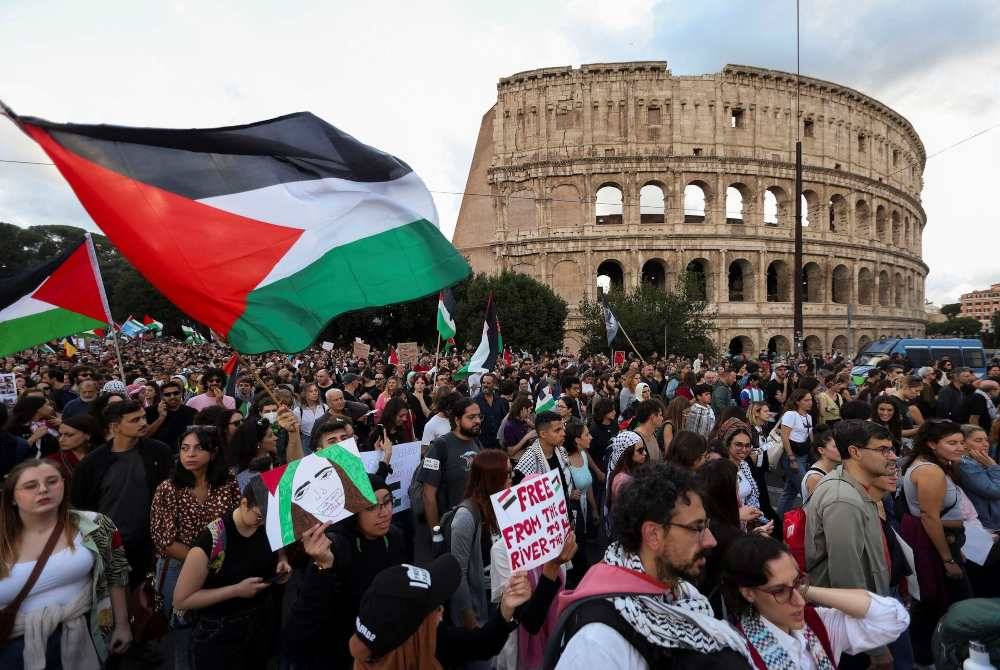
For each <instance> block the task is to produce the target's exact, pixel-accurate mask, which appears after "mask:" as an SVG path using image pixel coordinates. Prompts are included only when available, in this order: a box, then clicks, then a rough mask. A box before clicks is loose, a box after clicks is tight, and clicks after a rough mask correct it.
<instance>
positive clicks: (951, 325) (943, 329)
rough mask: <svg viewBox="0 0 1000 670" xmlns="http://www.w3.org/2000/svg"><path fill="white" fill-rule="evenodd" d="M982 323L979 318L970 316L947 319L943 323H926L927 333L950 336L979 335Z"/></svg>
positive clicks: (974, 336)
mask: <svg viewBox="0 0 1000 670" xmlns="http://www.w3.org/2000/svg"><path fill="white" fill-rule="evenodd" d="M982 329H983V327H982V324H980V323H979V319H974V318H972V317H971V316H963V317H959V318H952V319H948V320H947V321H945V322H943V323H928V324H927V330H926V332H927V335H928V336H930V335H947V336H950V337H970V338H976V337H979V335H980V333H981V332H982Z"/></svg>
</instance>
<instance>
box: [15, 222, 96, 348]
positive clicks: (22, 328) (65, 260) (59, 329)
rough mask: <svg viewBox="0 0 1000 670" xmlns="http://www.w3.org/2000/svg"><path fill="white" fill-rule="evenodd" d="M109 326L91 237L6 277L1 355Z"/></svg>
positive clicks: (88, 236)
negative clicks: (32, 266)
mask: <svg viewBox="0 0 1000 670" xmlns="http://www.w3.org/2000/svg"><path fill="white" fill-rule="evenodd" d="M108 323H111V311H110V310H109V309H108V298H107V296H106V295H105V293H104V284H103V283H102V282H101V271H100V269H99V268H98V267H97V255H96V253H95V252H94V244H93V242H92V241H91V239H90V235H87V236H86V237H85V238H84V239H83V240H82V241H81V242H80V243H79V244H77V245H76V246H74V247H71V248H70V249H67V250H66V251H65V252H64V253H62V254H60V255H59V256H57V257H56V258H53V259H52V260H51V261H49V262H48V263H45V264H44V265H40V266H38V267H35V268H32V269H30V270H25V271H23V272H18V273H16V274H9V275H2V276H0V356H5V355H7V354H12V353H15V352H18V351H21V350H23V349H27V348H29V347H33V346H35V345H36V344H40V343H42V342H47V341H49V340H54V339H56V338H59V337H65V336H67V335H72V334H73V333H79V332H80V331H82V330H87V329H90V328H100V327H104V326H106V325H107V324H108Z"/></svg>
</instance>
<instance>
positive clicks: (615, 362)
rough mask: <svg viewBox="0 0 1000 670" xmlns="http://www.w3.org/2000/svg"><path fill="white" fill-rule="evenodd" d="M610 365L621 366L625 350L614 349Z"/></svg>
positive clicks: (623, 362)
mask: <svg viewBox="0 0 1000 670" xmlns="http://www.w3.org/2000/svg"><path fill="white" fill-rule="evenodd" d="M612 365H614V366H615V367H621V366H623V365H625V352H624V351H616V352H615V358H614V360H613V361H612Z"/></svg>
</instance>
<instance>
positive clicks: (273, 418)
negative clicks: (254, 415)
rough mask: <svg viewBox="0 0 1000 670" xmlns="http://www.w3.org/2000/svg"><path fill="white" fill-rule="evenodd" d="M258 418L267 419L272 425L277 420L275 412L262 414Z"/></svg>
mask: <svg viewBox="0 0 1000 670" xmlns="http://www.w3.org/2000/svg"><path fill="white" fill-rule="evenodd" d="M260 416H261V418H263V419H267V420H268V422H269V423H271V424H273V423H274V422H275V421H277V420H278V413H277V412H264V413H263V414H261V415H260Z"/></svg>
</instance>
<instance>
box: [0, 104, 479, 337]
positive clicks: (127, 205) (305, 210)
mask: <svg viewBox="0 0 1000 670" xmlns="http://www.w3.org/2000/svg"><path fill="white" fill-rule="evenodd" d="M7 113H9V114H11V116H12V118H14V119H15V122H16V123H18V125H19V126H20V127H21V128H22V129H23V130H24V131H25V132H26V133H27V134H28V135H30V136H31V137H32V138H33V139H34V140H35V141H36V142H38V144H39V145H40V146H41V147H42V149H44V150H45V152H46V153H47V154H48V155H49V156H50V157H51V158H52V160H53V161H54V162H55V164H56V166H57V167H58V168H59V170H60V172H62V174H63V176H64V177H65V178H66V180H67V181H68V182H69V184H70V186H71V187H72V188H73V190H74V191H75V193H76V195H77V197H78V198H79V199H80V202H81V203H83V206H84V207H85V208H86V209H87V211H88V212H89V213H90V215H91V217H93V219H94V221H95V222H96V223H97V225H98V226H100V227H101V230H103V231H104V233H105V234H107V236H108V237H109V238H110V239H111V241H112V242H113V243H114V244H115V246H116V247H118V249H120V250H121V252H122V254H124V256H125V257H126V258H127V259H128V260H129V261H130V262H131V263H132V264H133V265H134V266H135V267H136V268H137V269H138V270H139V271H140V272H141V273H142V274H143V275H144V276H145V277H146V278H147V279H148V280H149V281H150V282H151V283H152V284H153V285H154V286H155V287H156V288H157V289H159V290H160V292H161V293H163V295H165V296H166V297H167V298H168V299H169V300H170V301H171V302H173V303H174V304H175V305H177V306H178V307H180V308H181V309H182V310H183V311H184V312H185V313H187V314H188V315H189V316H191V317H192V318H193V319H195V320H197V321H199V322H200V323H203V324H205V325H206V326H208V327H210V328H211V329H212V330H214V331H215V332H217V333H219V334H220V335H221V336H222V337H224V338H225V339H226V340H227V341H228V342H229V343H230V344H231V345H232V346H233V348H235V349H236V350H237V351H241V352H243V353H261V352H264V351H271V350H277V351H282V352H286V353H294V352H298V351H301V350H303V349H305V348H306V347H308V346H309V345H311V344H312V342H313V341H314V340H315V338H316V337H317V335H318V334H319V332H320V331H321V330H322V329H323V328H324V326H325V325H326V324H327V323H328V322H329V321H330V320H331V319H332V318H333V317H335V316H337V315H339V314H342V313H344V312H347V311H351V310H355V309H360V308H364V307H372V306H381V305H387V304H391V303H396V302H402V301H406V300H413V299H416V298H420V297H422V296H425V295H429V294H433V293H436V292H437V291H438V290H440V289H441V288H442V287H444V286H449V285H451V284H454V283H456V282H458V281H460V280H461V279H463V278H465V277H466V276H467V275H468V274H469V272H470V269H469V265H468V263H467V262H466V261H465V259H464V258H463V257H462V256H461V255H460V254H459V253H458V251H457V250H456V249H455V248H454V247H453V246H452V245H451V244H450V243H449V242H448V240H447V239H445V238H444V236H443V235H442V234H441V232H440V231H439V230H438V226H437V212H436V210H435V208H434V201H433V200H432V198H431V195H430V192H429V191H428V190H427V188H426V187H425V186H424V184H423V182H422V181H421V180H420V178H419V177H418V176H417V175H416V174H415V173H414V172H413V170H412V169H410V167H409V166H408V165H407V164H406V163H404V162H403V161H401V160H399V159H398V158H395V157H394V156H391V155H389V154H387V153H384V152H382V151H379V150H377V149H374V148H372V147H369V146H367V145H365V144H362V143H361V142H359V141H358V140H356V139H354V138H353V137H351V136H350V135H348V134H347V133H344V132H342V131H340V130H338V129H337V128H334V127H333V126H331V125H330V124H328V123H326V122H324V121H323V120H322V119H319V118H317V117H316V116H314V115H312V114H310V113H307V112H302V113H297V114H290V115H288V116H283V117H279V118H276V119H271V120H269V121H262V122H259V123H252V124H248V125H243V126H232V127H227V128H213V129H204V130H164V129H156V128H126V127H119V126H90V125H75V124H65V125H63V124H55V123H51V122H49V121H44V120H41V119H35V118H27V117H20V118H18V117H16V116H14V115H13V113H12V112H10V111H9V110H7Z"/></svg>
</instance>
